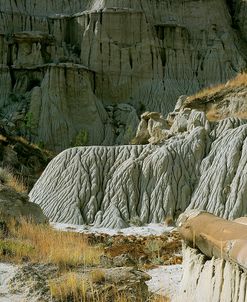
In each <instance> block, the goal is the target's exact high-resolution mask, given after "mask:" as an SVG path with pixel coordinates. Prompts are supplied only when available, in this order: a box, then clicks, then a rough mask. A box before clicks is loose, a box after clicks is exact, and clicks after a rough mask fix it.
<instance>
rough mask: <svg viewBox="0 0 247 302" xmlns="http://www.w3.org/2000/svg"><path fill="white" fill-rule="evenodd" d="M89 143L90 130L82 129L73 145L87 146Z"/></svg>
mask: <svg viewBox="0 0 247 302" xmlns="http://www.w3.org/2000/svg"><path fill="white" fill-rule="evenodd" d="M87 143H88V131H87V130H86V129H82V130H81V131H80V132H79V133H78V134H77V135H76V137H75V138H74V140H73V142H72V147H79V146H86V145H87Z"/></svg>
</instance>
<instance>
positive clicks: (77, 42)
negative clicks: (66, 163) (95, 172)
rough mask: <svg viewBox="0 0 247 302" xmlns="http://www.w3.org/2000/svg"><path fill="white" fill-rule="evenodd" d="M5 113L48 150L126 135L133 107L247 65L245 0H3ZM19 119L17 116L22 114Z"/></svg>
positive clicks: (161, 105)
mask: <svg viewBox="0 0 247 302" xmlns="http://www.w3.org/2000/svg"><path fill="white" fill-rule="evenodd" d="M0 12H1V14H0V28H1V32H0V54H1V55H0V66H1V67H0V107H1V117H2V118H3V120H4V122H5V123H7V124H8V125H9V126H11V127H12V129H13V131H15V132H16V133H17V134H22V135H26V136H27V137H28V138H30V139H31V140H33V141H35V142H40V143H42V144H44V145H45V146H46V147H48V149H55V150H57V151H60V150H62V149H65V148H67V147H70V146H74V145H77V144H78V142H79V145H112V144H126V143H128V142H129V140H130V138H131V137H132V136H133V135H132V134H133V133H134V132H135V130H136V128H137V125H138V117H137V116H138V115H139V114H140V113H143V112H145V111H150V112H153V111H159V112H161V113H162V114H163V115H165V114H167V113H168V112H169V111H171V110H172V108H173V106H174V104H175V101H176V99H177V98H178V96H180V95H182V94H191V93H193V92H195V91H196V90H199V89H200V88H202V87H204V86H208V85H212V84H214V83H219V82H225V81H227V80H228V79H230V78H231V77H233V76H234V75H235V74H236V73H237V72H239V71H241V70H243V69H244V68H245V67H246V54H245V53H246V51H245V49H246V43H247V42H246V20H245V19H246V18H245V12H246V1H225V0H220V1H219V0H210V1H180V0H179V1H178V0H176V1H171V0H163V1H158V0H157V1H154V0H143V1H136V0H131V1H120V0H102V1H98V0H84V1H79V0H73V1H68V0H65V1H63V2H62V4H61V1H58V0H52V1H42V3H41V1H37V0H34V1H32V2H30V1H26V0H22V1H18V2H17V1H10V0H5V1H1V4H0ZM23 121H24V123H23Z"/></svg>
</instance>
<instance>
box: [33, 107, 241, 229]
mask: <svg viewBox="0 0 247 302" xmlns="http://www.w3.org/2000/svg"><path fill="white" fill-rule="evenodd" d="M186 118H187V125H186V129H184V130H180V131H179V132H177V133H173V136H172V137H171V138H168V139H167V140H165V141H164V142H163V144H162V145H156V146H152V145H144V146H121V147H87V148H85V147H81V148H73V149H69V150H66V151H64V152H62V153H61V154H60V155H58V156H57V157H56V158H55V159H54V160H53V161H52V162H51V163H50V164H49V166H48V167H47V169H46V171H45V172H44V173H43V175H42V176H41V177H40V179H39V180H38V182H37V183H36V184H35V186H34V188H33V190H32V191H31V193H30V198H31V200H32V201H33V202H35V203H38V204H39V205H40V206H41V207H42V208H43V210H44V212H45V214H46V215H47V216H48V217H49V218H50V219H51V220H52V221H58V222H67V223H77V224H91V223H92V224H94V225H96V226H104V227H112V228H122V227H126V226H128V225H129V223H131V222H133V221H139V222H142V223H150V222H162V221H164V219H165V218H166V217H167V216H172V217H176V216H177V215H178V214H179V213H181V212H183V211H185V209H186V208H199V209H205V210H207V211H209V212H212V213H215V214H217V215H219V216H221V217H226V218H235V217H239V216H242V215H245V214H246V213H247V204H246V200H245V196H246V191H247V178H246V175H247V171H246V167H247V165H246V156H245V155H246V152H247V150H246V148H247V125H246V123H245V121H244V120H240V119H238V118H227V119H225V120H222V121H219V122H217V123H216V124H209V123H208V121H207V119H206V117H205V114H204V113H203V112H198V111H196V110H192V111H191V112H190V113H188V109H185V110H183V109H182V111H181V112H179V113H178V114H177V116H176V118H175V121H174V124H176V126H177V129H182V127H181V125H183V126H184V123H185V121H186ZM171 129H172V128H171Z"/></svg>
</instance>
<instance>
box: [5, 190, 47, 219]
mask: <svg viewBox="0 0 247 302" xmlns="http://www.w3.org/2000/svg"><path fill="white" fill-rule="evenodd" d="M13 218H14V219H16V220H17V221H18V220H19V219H21V218H25V219H31V220H32V221H33V222H34V223H46V222H47V217H46V216H45V215H44V214H43V211H42V210H41V208H40V206H38V205H37V204H34V203H31V202H30V201H29V199H28V196H27V195H26V194H21V193H17V192H15V191H14V190H11V189H9V188H7V187H5V186H3V185H0V219H3V221H6V220H7V221H8V220H9V219H13Z"/></svg>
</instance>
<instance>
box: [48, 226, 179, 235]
mask: <svg viewBox="0 0 247 302" xmlns="http://www.w3.org/2000/svg"><path fill="white" fill-rule="evenodd" d="M51 225H52V226H53V227H54V228H55V229H57V230H63V231H72V232H79V233H88V234H90V233H95V234H108V235H111V236H113V235H125V236H131V235H133V236H149V235H150V236H151V235H157V236H160V235H162V234H164V233H166V232H171V231H173V230H175V229H176V228H174V227H167V226H165V225H164V224H162V223H159V224H158V223H151V224H148V225H144V226H141V227H137V226H132V227H129V228H125V229H119V230H116V229H108V228H95V227H93V226H92V227H90V226H84V225H74V224H65V223H51Z"/></svg>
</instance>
